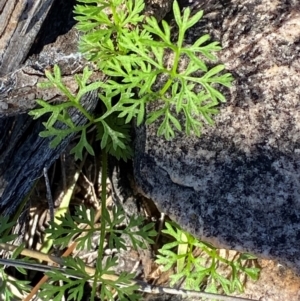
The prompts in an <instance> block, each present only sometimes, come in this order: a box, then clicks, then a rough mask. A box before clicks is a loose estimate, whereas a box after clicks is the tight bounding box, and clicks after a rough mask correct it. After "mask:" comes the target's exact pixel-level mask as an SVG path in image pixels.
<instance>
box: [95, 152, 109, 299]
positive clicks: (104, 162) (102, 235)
mask: <svg viewBox="0 0 300 301" xmlns="http://www.w3.org/2000/svg"><path fill="white" fill-rule="evenodd" d="M106 179H107V153H106V152H105V151H103V152H102V175H101V188H102V191H101V227H100V242H99V249H98V258H97V262H96V271H97V272H96V273H95V277H94V282H93V288H92V294H91V300H92V301H93V300H95V296H96V288H97V282H98V277H99V276H101V275H102V260H103V254H104V238H105V228H106V223H105V216H106V214H107V209H106ZM102 285H103V284H102Z"/></svg>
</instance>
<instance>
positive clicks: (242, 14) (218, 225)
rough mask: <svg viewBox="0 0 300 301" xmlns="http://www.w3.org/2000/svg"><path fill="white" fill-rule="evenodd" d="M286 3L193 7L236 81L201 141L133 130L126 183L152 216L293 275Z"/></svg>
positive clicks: (199, 27)
mask: <svg viewBox="0 0 300 301" xmlns="http://www.w3.org/2000/svg"><path fill="white" fill-rule="evenodd" d="M299 8H300V6H299V2H298V1H297V0H291V1H285V2H282V1H271V0H268V1H256V0H247V1H246V0H232V1H199V5H198V8H197V9H204V11H205V12H207V14H206V15H205V16H204V18H203V19H202V20H201V21H200V22H199V24H196V25H195V27H194V28H193V29H192V30H191V31H190V33H189V36H188V38H187V42H189V41H190V42H191V41H194V40H195V39H196V38H197V37H199V36H201V35H202V34H203V33H209V34H211V36H212V39H213V40H217V41H220V42H221V44H222V46H223V50H222V51H221V52H220V53H218V58H219V60H220V62H223V63H224V64H225V66H226V68H227V70H229V71H230V72H231V73H232V74H233V76H234V78H235V81H234V84H233V87H232V88H231V89H230V90H227V92H226V91H225V90H224V93H225V94H226V98H227V103H226V104H222V106H220V114H219V115H217V117H216V118H215V126H214V127H208V126H205V127H204V128H203V130H202V135H201V137H200V138H197V137H186V136H185V135H183V134H178V135H177V137H176V138H175V139H173V140H172V141H165V140H164V138H157V136H156V131H157V124H155V125H152V126H143V127H140V128H137V133H136V135H137V136H136V145H135V148H136V156H135V158H134V173H135V178H136V182H137V185H138V187H139V189H140V191H141V192H142V193H143V194H144V195H145V196H147V197H149V198H151V199H153V200H154V201H155V203H156V204H157V205H158V207H159V209H160V210H162V211H163V212H165V213H166V214H168V215H169V216H170V217H171V218H172V219H174V220H175V221H177V222H178V223H179V224H180V225H181V226H182V227H183V228H185V229H187V230H189V231H190V232H191V233H193V234H194V235H195V236H197V237H198V238H200V239H202V240H206V241H208V242H211V243H213V244H214V245H215V246H217V247H224V248H227V249H234V250H238V251H247V252H251V253H253V254H256V255H259V256H260V257H265V258H268V259H276V260H279V261H280V262H281V263H283V264H285V265H287V266H289V267H291V268H293V269H294V270H295V271H296V272H297V273H300V179H299V174H300V136H299V133H300V132H299V130H300V113H299V108H300V84H299V83H300V74H299V71H300V59H299V58H300V43H299V42H300V10H299Z"/></svg>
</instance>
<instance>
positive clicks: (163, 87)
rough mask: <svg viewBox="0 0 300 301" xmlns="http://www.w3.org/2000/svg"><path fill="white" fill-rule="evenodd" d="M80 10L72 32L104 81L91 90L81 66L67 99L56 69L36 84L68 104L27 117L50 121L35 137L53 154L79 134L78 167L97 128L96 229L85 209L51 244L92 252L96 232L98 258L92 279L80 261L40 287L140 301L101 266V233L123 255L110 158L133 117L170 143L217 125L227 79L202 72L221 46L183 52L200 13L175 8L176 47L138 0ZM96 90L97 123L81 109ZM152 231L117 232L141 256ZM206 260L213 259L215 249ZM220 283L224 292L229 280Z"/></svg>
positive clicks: (125, 146)
mask: <svg viewBox="0 0 300 301" xmlns="http://www.w3.org/2000/svg"><path fill="white" fill-rule="evenodd" d="M78 2H79V3H80V4H77V5H76V6H75V14H76V17H75V18H76V19H77V21H78V24H77V28H78V29H79V30H80V31H81V32H83V35H82V37H81V39H80V43H79V50H80V52H81V53H83V55H84V56H85V57H86V58H87V59H88V60H89V61H91V62H93V63H94V65H95V66H96V67H95V68H96V69H98V71H99V70H100V71H101V72H102V73H103V74H104V75H105V76H106V77H107V78H108V79H107V80H106V81H95V82H92V81H91V76H92V74H93V71H92V70H89V68H88V67H85V68H84V70H83V73H82V75H76V76H75V80H76V83H77V85H78V89H77V92H76V94H72V92H71V91H70V90H69V89H68V87H67V86H66V85H65V84H64V80H63V77H62V75H61V72H60V69H59V67H58V66H54V69H53V73H51V72H49V71H46V77H47V79H48V81H46V82H44V83H42V84H40V87H41V88H49V87H56V88H57V89H58V90H60V91H61V93H62V95H64V96H66V97H67V101H66V102H63V103H59V104H50V103H47V102H46V101H44V100H37V103H38V104H39V105H40V108H37V109H34V110H32V111H31V112H30V113H29V114H30V115H32V116H33V118H34V119H36V118H40V117H41V116H43V115H45V114H46V118H47V121H46V122H44V123H43V124H44V127H45V129H44V131H42V132H41V133H40V135H41V136H42V137H52V138H53V139H52V140H51V144H50V145H51V146H52V147H55V146H57V145H58V144H59V143H61V141H62V140H64V139H65V138H66V137H67V136H68V135H69V134H72V133H78V134H79V136H80V139H79V141H78V143H77V144H76V145H75V147H74V148H73V149H72V150H71V153H74V155H75V158H76V159H82V158H83V152H84V151H85V150H86V151H87V152H88V153H90V154H91V155H94V150H93V148H92V146H91V144H90V143H89V141H88V139H87V132H88V130H89V128H90V127H91V126H95V127H96V130H97V140H98V141H100V145H101V149H102V150H103V153H102V183H101V184H102V194H101V217H102V218H101V226H100V228H96V227H95V226H94V224H93V217H94V215H93V212H91V215H92V216H91V217H90V218H89V217H88V216H87V214H86V210H85V209H82V210H77V211H76V214H75V216H73V217H72V216H71V215H70V214H67V215H66V216H65V217H61V218H60V220H59V222H60V223H52V225H51V228H50V229H49V230H48V234H49V235H50V236H49V237H50V239H53V240H54V243H55V244H58V245H60V246H62V247H63V246H66V245H67V244H68V243H69V241H70V239H71V237H73V236H74V235H76V234H79V233H82V232H86V235H85V236H83V237H80V238H78V239H77V240H78V247H79V248H82V247H83V246H86V245H87V246H89V245H90V243H91V235H92V233H94V232H95V231H100V241H99V249H98V257H97V261H96V269H95V271H94V273H93V274H91V273H88V272H87V271H86V270H85V267H84V264H83V262H82V261H81V260H80V259H73V258H67V259H63V264H64V265H65V266H66V271H65V272H66V273H57V270H54V271H52V272H48V276H49V277H50V280H51V281H54V282H57V281H59V280H62V282H63V286H56V285H53V284H52V283H51V282H50V283H48V284H46V285H45V286H44V288H45V289H44V290H43V291H42V292H41V294H42V297H43V298H44V299H50V298H53V300H61V298H62V296H63V294H64V292H65V290H68V293H69V296H68V300H71V299H74V300H80V299H81V297H82V295H83V286H84V284H85V283H86V282H88V281H89V282H92V293H91V300H94V299H95V297H96V295H97V288H98V286H99V282H100V283H101V286H100V292H99V295H100V298H101V300H104V299H105V298H107V299H112V291H111V290H110V288H112V289H114V290H115V291H116V292H117V293H118V296H119V298H120V300H127V299H129V300H136V299H137V298H138V296H137V295H136V294H135V293H134V291H135V289H136V288H137V286H136V285H135V284H134V283H133V282H132V279H133V277H134V276H133V275H132V274H126V273H122V274H121V275H119V277H118V278H114V279H113V280H112V279H110V278H107V277H106V276H107V275H111V274H112V271H111V268H112V267H113V266H114V265H115V259H114V258H110V259H109V260H107V261H106V262H105V263H103V262H102V258H103V254H104V241H105V237H106V234H107V233H108V234H109V235H108V244H109V245H110V246H114V247H116V248H118V249H121V248H124V246H125V244H124V241H123V240H122V237H121V236H120V235H119V234H120V233H119V232H118V231H120V230H117V229H116V225H118V224H119V223H120V222H122V220H123V219H124V218H125V217H124V214H123V212H121V211H120V210H119V209H117V210H115V211H113V218H111V217H110V216H109V214H108V211H107V209H106V205H105V201H106V189H105V188H106V178H107V155H108V154H110V155H113V156H115V157H116V158H117V159H120V158H122V159H124V160H127V159H128V158H130V157H131V156H132V150H131V147H130V122H131V121H132V119H133V118H135V119H136V123H137V125H140V124H141V123H142V122H144V121H145V122H146V124H152V123H157V125H158V129H157V134H158V135H163V136H164V137H165V138H166V139H172V138H174V137H175V135H176V131H178V132H180V131H182V129H183V128H184V130H185V132H186V134H191V133H194V134H195V135H200V133H201V128H202V126H203V121H204V122H206V123H208V124H213V119H212V117H213V115H215V114H216V113H217V112H218V109H217V106H218V104H219V102H223V101H225V97H224V96H223V95H222V94H221V92H220V91H218V90H217V87H218V85H223V86H225V87H229V86H230V84H231V81H232V76H231V74H229V73H222V71H223V70H224V65H220V64H219V65H216V66H214V67H212V68H208V65H211V61H215V60H216V57H215V55H214V52H216V51H219V50H221V46H220V45H219V43H217V42H209V40H210V37H209V35H204V36H202V37H200V38H199V39H198V40H197V41H196V42H195V43H194V44H193V45H185V43H184V37H185V34H186V31H187V30H188V29H189V28H191V27H192V26H193V25H194V24H195V23H196V22H198V21H199V20H200V19H201V17H202V15H203V12H202V11H200V12H198V13H196V14H195V15H194V16H190V13H191V12H190V10H189V9H186V10H185V11H184V12H183V14H182V15H181V13H180V9H179V6H178V3H177V2H176V1H174V4H173V13H174V18H175V21H176V24H177V27H178V38H177V40H176V41H173V39H174V37H175V35H174V37H173V35H172V34H171V27H170V26H169V25H168V24H167V23H166V22H165V21H162V24H161V26H160V25H159V24H158V22H157V21H156V19H155V18H154V17H150V18H148V17H145V16H144V15H143V14H142V11H143V9H144V6H145V5H144V1H143V0H135V1H133V0H79V1H78ZM92 91H97V93H98V92H99V94H98V96H99V101H100V102H101V105H102V114H101V115H100V116H95V115H94V114H93V113H91V112H89V111H88V110H86V109H85V108H84V106H83V105H82V103H81V100H82V98H83V97H84V96H85V95H86V93H90V92H92ZM74 109H76V110H78V111H79V112H80V113H81V114H82V115H83V116H84V117H85V118H86V120H87V122H86V124H84V125H77V124H76V123H75V122H74V120H73V119H72V117H71V116H72V115H71V114H70V112H71V111H72V110H74ZM147 110H148V112H147V113H146V111H147ZM201 119H202V121H201ZM82 222H84V223H86V224H88V225H89V227H90V229H88V230H82V229H81V228H79V227H78V224H79V223H82ZM151 227H152V225H151V224H150V225H147V226H144V227H142V221H141V220H140V219H132V220H131V221H130V223H129V225H128V228H126V229H125V230H122V233H124V232H125V233H126V234H127V236H128V237H129V238H130V239H131V241H132V244H133V246H134V247H142V246H143V245H144V243H145V241H146V242H151V238H150V237H151V236H153V235H154V231H153V230H151ZM134 229H141V230H136V231H134ZM178 239H179V240H178V241H180V245H181V251H180V252H181V255H183V254H184V252H188V253H187V254H190V251H189V247H190V246H189V247H188V248H186V246H184V244H183V242H182V240H188V241H189V239H190V236H189V235H188V234H187V233H185V234H183V232H181V235H180V237H179V238H178ZM180 239H181V240H180ZM199 244H202V243H200V242H199ZM202 246H203V247H204V246H205V244H202ZM184 250H185V251H184ZM165 251H166V249H165ZM169 254H170V253H169ZM211 254H214V253H213V250H211ZM181 255H180V256H181ZM212 256H213V255H212ZM190 258H192V257H191V256H190ZM182 259H183V256H181V257H180V259H179V258H177V259H176V261H177V263H178V273H179V275H183V274H182V273H183V271H185V270H186V269H185V262H184V260H182ZM161 260H162V258H161ZM195 262H196V259H195ZM195 262H192V263H189V265H190V264H195ZM178 277H179V276H177V278H178ZM179 278H180V277H179ZM179 278H178V279H179ZM191 279H192V278H191ZM219 279H221V278H219ZM191 281H192V280H191ZM219 281H221V280H219ZM223 282H224V283H225V280H223ZM196 283H200V282H199V277H198V278H197V279H196V280H195V281H194V284H193V285H196ZM120 285H122V289H120Z"/></svg>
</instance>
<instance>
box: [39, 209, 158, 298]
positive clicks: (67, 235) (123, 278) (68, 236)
mask: <svg viewBox="0 0 300 301" xmlns="http://www.w3.org/2000/svg"><path fill="white" fill-rule="evenodd" d="M87 212H88V211H87V209H86V208H85V207H80V208H79V207H77V208H76V211H75V213H74V215H73V216H71V215H70V214H69V213H68V214H67V215H66V216H64V217H61V218H59V220H60V222H61V223H60V224H55V223H53V224H52V227H50V228H49V229H48V230H47V232H48V233H49V234H50V238H51V239H53V240H54V241H55V243H56V244H57V245H58V246H60V247H62V248H64V247H66V246H67V245H68V244H70V242H72V240H73V238H74V236H76V235H79V234H80V236H79V237H78V238H76V239H75V242H77V250H83V249H85V248H86V249H88V250H89V249H91V241H92V236H93V235H94V234H95V233H96V232H97V231H98V232H101V236H100V246H99V249H98V257H97V268H96V269H95V273H94V274H92V275H91V274H90V273H88V272H87V271H86V270H85V264H84V262H83V261H82V260H80V259H79V258H70V257H67V258H65V259H64V265H65V266H66V269H65V272H66V274H68V275H71V276H73V277H75V278H77V279H75V280H74V279H72V278H71V277H70V276H69V277H68V276H66V275H65V274H62V273H57V272H56V271H55V270H54V271H51V272H48V273H47V275H48V276H49V279H50V281H54V282H57V281H59V280H62V281H63V283H64V284H63V285H62V286H59V285H53V284H52V283H47V284H45V285H43V287H42V291H41V293H40V296H41V297H42V299H43V300H50V299H53V300H54V301H56V300H57V301H60V300H61V297H62V296H63V295H64V294H65V292H66V290H68V291H69V297H68V298H69V299H68V300H73V299H74V300H81V298H82V296H83V292H84V286H85V284H86V283H87V282H92V283H94V286H93V291H94V293H93V296H92V298H94V297H95V295H96V287H97V286H98V284H99V283H101V285H100V291H99V296H100V299H101V300H105V298H107V299H108V300H112V299H113V293H112V291H113V290H115V291H116V292H117V293H118V296H119V298H120V300H128V299H129V300H137V299H138V298H139V295H137V294H136V293H135V290H136V289H137V288H138V286H137V285H136V284H133V283H132V281H133V280H134V277H135V275H134V274H131V273H125V272H123V273H121V274H120V275H118V277H117V278H116V279H114V280H112V279H111V278H109V277H107V276H108V275H114V272H113V271H112V270H111V268H112V267H114V266H115V265H116V258H114V257H109V258H108V259H107V260H106V261H105V262H103V258H104V248H103V244H104V241H105V237H107V240H108V246H109V248H110V249H113V248H116V249H117V250H118V251H120V250H121V249H123V250H126V243H125V240H124V238H123V237H122V236H120V234H126V235H127V237H128V238H129V239H130V240H131V242H132V246H133V248H134V249H135V250H137V248H145V246H146V243H153V241H152V239H151V236H154V235H156V232H155V231H154V230H152V228H153V224H151V223H150V224H147V225H145V226H143V222H144V221H143V219H142V218H141V217H133V218H131V219H130V222H129V224H128V225H127V226H126V227H125V229H122V230H118V228H117V226H118V225H120V224H122V223H124V220H125V218H126V216H125V214H124V212H123V210H122V209H121V207H119V206H117V207H115V208H114V210H113V211H112V216H110V215H109V213H108V211H107V210H103V213H104V216H102V219H101V226H95V224H94V218H95V212H94V210H91V211H90V212H89V214H87ZM82 223H84V224H86V225H88V227H87V228H85V229H84V230H83V229H82V227H80V226H79V225H80V224H82ZM103 229H104V230H103ZM103 232H104V235H103ZM82 234H84V235H82ZM92 300H93V299H92Z"/></svg>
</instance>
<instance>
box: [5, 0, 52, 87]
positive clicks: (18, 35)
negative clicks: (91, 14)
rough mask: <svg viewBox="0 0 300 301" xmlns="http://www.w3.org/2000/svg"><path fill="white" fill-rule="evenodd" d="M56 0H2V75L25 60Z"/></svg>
mask: <svg viewBox="0 0 300 301" xmlns="http://www.w3.org/2000/svg"><path fill="white" fill-rule="evenodd" d="M53 1H54V0H35V1H32V0H24V1H18V0H10V1H7V0H0V12H1V14H0V77H1V76H4V75H6V74H8V73H9V72H13V71H15V70H16V69H17V68H19V67H20V66H21V64H22V63H23V62H24V61H25V59H26V57H27V55H28V52H29V50H30V48H31V46H32V44H33V42H34V39H35V38H36V36H37V34H38V32H39V31H40V28H41V26H42V24H43V22H44V20H45V18H46V16H47V14H48V11H49V9H50V8H51V6H52V4H53ZM36 4H39V5H38V6H36ZM0 91H1V86H0Z"/></svg>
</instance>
